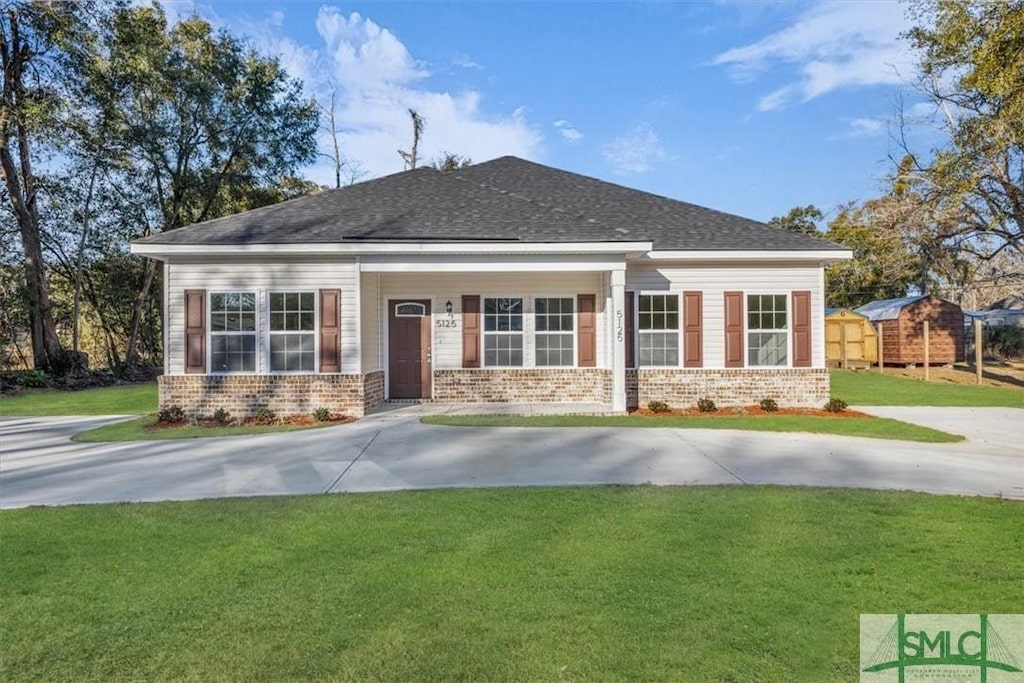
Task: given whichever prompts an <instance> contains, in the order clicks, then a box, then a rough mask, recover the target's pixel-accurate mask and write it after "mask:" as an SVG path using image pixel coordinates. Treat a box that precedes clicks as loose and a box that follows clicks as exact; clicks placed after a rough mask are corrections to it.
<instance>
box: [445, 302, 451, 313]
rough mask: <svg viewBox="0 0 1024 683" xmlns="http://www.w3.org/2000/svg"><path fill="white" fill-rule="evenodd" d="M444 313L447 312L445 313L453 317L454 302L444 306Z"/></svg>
mask: <svg viewBox="0 0 1024 683" xmlns="http://www.w3.org/2000/svg"><path fill="white" fill-rule="evenodd" d="M444 312H445V313H447V314H448V315H451V314H452V302H451V301H448V302H447V303H446V304H445V305H444Z"/></svg>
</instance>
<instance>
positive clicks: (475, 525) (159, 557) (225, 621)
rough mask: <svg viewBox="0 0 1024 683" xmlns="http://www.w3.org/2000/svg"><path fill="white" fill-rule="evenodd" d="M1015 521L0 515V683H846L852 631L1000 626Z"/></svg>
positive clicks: (951, 504)
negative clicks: (969, 618)
mask: <svg viewBox="0 0 1024 683" xmlns="http://www.w3.org/2000/svg"><path fill="white" fill-rule="evenodd" d="M1022 513H1024V508H1022V506H1021V504H1019V503H1014V502H1008V501H1003V500H997V499H982V498H966V499H963V498H956V497H936V496H928V495H922V494H911V493H896V492H878V491H852V490H828V489H825V490H821V489H801V488H774V487H720V488H714V487H711V488H653V487H608V488H568V489H503V490H502V489H491V490H456V491H434V492H404V493H393V494H370V495H345V496H320V497H303V498H262V499H236V500H221V501H203V502H192V503H160V504H145V505H138V504H136V505H94V506H82V507H64V508H33V509H25V510H16V511H5V512H2V513H0V520H2V524H0V543H2V547H3V548H4V551H3V553H0V604H2V605H3V606H4V618H3V624H4V627H3V629H0V651H2V652H3V653H4V655H3V668H2V669H0V673H2V677H3V678H5V679H7V680H10V681H35V680H96V679H132V680H167V679H191V680H224V679H228V680H249V679H256V680H295V679H331V680H339V681H363V680H391V681H436V680H473V681H504V680H507V681H522V680H714V681H798V680H799V681H856V680H858V672H857V667H858V627H859V626H858V625H859V615H860V614H862V613H895V612H908V613H977V612H981V611H987V612H992V613H1000V612H1015V611H1019V608H1020V604H1021V598H1022V593H1021V586H1022V585H1024V554H1021V553H1019V552H1016V551H1015V549H1014V546H1013V543H1012V541H1008V539H1013V538H1020V537H1021V536H1022V534H1024V514H1022Z"/></svg>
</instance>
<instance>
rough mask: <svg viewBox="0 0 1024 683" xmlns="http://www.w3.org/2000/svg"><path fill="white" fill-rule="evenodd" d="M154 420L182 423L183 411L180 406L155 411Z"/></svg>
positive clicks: (183, 418)
mask: <svg viewBox="0 0 1024 683" xmlns="http://www.w3.org/2000/svg"><path fill="white" fill-rule="evenodd" d="M156 419H157V421H158V422H168V423H172V422H184V421H185V411H184V409H183V408H182V407H181V406H167V407H166V408H161V409H160V410H158V411H157V413H156Z"/></svg>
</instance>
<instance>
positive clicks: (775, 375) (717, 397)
mask: <svg viewBox="0 0 1024 683" xmlns="http://www.w3.org/2000/svg"><path fill="white" fill-rule="evenodd" d="M828 397H829V382H828V370H826V369H824V368H808V369H804V368H780V369H777V370H776V369H757V370H754V369H750V368H735V369H734V368H729V369H717V370H712V369H678V370H676V369H671V370H657V369H650V370H647V369H640V370H627V371H626V405H627V406H628V407H630V408H634V407H637V406H640V407H644V406H646V405H647V404H648V403H649V402H650V401H664V402H666V403H668V404H669V405H670V406H672V407H673V408H687V407H690V406H693V405H695V404H696V403H697V399H700V398H710V399H711V400H712V401H714V402H715V404H716V405H718V406H736V405H755V404H757V403H758V402H759V401H760V400H761V399H763V398H774V399H775V400H776V401H778V403H779V405H780V406H787V407H801V408H820V407H822V406H823V405H825V402H826V401H828Z"/></svg>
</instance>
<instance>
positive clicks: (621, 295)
mask: <svg viewBox="0 0 1024 683" xmlns="http://www.w3.org/2000/svg"><path fill="white" fill-rule="evenodd" d="M611 286H612V310H611V314H612V325H611V327H612V335H611V337H612V353H611V361H612V410H614V411H615V412H621V413H624V412H626V270H625V268H621V269H618V270H613V271H611Z"/></svg>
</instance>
